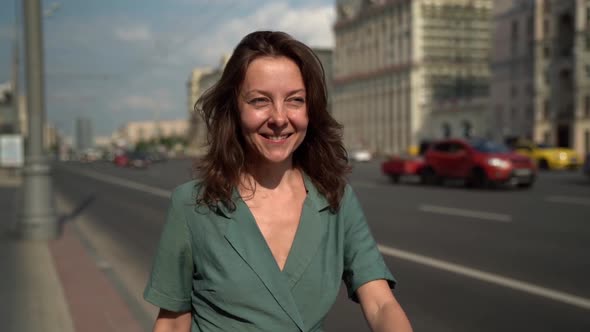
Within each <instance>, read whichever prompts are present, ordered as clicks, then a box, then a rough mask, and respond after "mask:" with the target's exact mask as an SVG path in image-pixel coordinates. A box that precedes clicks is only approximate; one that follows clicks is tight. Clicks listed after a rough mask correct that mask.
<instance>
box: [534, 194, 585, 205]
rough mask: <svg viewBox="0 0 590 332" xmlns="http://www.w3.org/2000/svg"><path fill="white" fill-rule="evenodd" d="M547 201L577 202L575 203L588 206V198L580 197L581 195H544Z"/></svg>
mask: <svg viewBox="0 0 590 332" xmlns="http://www.w3.org/2000/svg"><path fill="white" fill-rule="evenodd" d="M545 200H546V201H547V202H552V203H566V204H577V205H584V206H590V198H582V197H575V196H548V197H545Z"/></svg>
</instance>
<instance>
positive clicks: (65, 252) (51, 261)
mask: <svg viewBox="0 0 590 332" xmlns="http://www.w3.org/2000/svg"><path fill="white" fill-rule="evenodd" d="M20 183H21V181H20V178H19V176H17V175H15V174H8V173H6V172H2V170H0V271H2V273H0V295H1V296H2V298H3V301H1V302H0V322H1V323H0V330H2V331H6V332H37V331H46V332H75V331H82V332H94V331H96V332H98V331H130V332H134V331H137V332H139V331H145V329H142V327H141V325H140V323H139V322H138V320H137V319H136V318H135V317H134V316H133V314H132V312H131V310H130V309H129V307H128V305H127V304H126V303H125V301H124V300H123V297H122V296H121V295H120V294H119V293H118V292H117V291H116V288H115V287H114V285H112V283H111V282H110V280H109V279H108V277H107V276H106V275H105V273H104V272H103V271H101V269H100V267H99V266H98V265H97V263H96V261H95V260H94V258H93V256H92V254H91V253H89V252H88V249H87V248H86V247H85V245H84V243H82V241H81V239H80V238H79V237H78V235H77V234H78V233H77V232H76V225H75V222H76V220H75V219H73V220H67V222H66V223H65V226H64V228H63V233H62V235H61V236H60V238H59V239H57V240H53V241H47V242H45V241H24V240H19V239H17V238H16V236H15V234H14V224H15V221H16V220H17V209H18V206H19V202H18V200H19V196H20V195H19V192H20ZM67 213H68V211H59V214H60V215H67ZM62 219H63V218H62Z"/></svg>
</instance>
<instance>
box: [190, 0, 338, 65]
mask: <svg viewBox="0 0 590 332" xmlns="http://www.w3.org/2000/svg"><path fill="white" fill-rule="evenodd" d="M334 20H335V11H334V6H333V5H331V4H330V5H323V6H308V7H302V8H294V7H291V6H290V5H289V4H288V3H287V2H275V3H271V4H268V5H265V6H263V7H261V8H260V9H258V10H257V11H256V12H254V13H252V14H251V15H247V16H244V17H239V18H234V19H231V20H229V21H227V22H224V24H223V25H222V26H220V28H219V29H218V30H217V31H214V32H211V33H208V34H205V36H203V37H200V38H198V39H196V40H194V41H193V42H192V43H191V45H190V46H189V47H190V53H191V54H192V56H193V57H198V58H199V59H201V60H202V62H204V63H207V64H214V65H216V64H217V62H218V61H219V59H220V57H221V56H222V54H227V53H230V52H231V50H232V49H233V48H234V47H235V45H236V44H237V43H238V42H239V40H240V39H241V38H242V37H244V35H245V34H246V33H249V32H252V31H256V30H281V31H285V32H287V33H289V34H291V35H292V36H294V37H295V38H297V39H299V40H301V41H302V42H304V43H306V44H307V45H309V46H311V47H332V46H333V45H334V37H333V32H332V25H333V24H334Z"/></svg>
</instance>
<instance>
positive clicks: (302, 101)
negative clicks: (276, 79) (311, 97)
mask: <svg viewBox="0 0 590 332" xmlns="http://www.w3.org/2000/svg"><path fill="white" fill-rule="evenodd" d="M288 101H289V103H290V104H292V105H297V106H300V105H303V104H305V98H302V97H296V98H291V99H289V100H288Z"/></svg>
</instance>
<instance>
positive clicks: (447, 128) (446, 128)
mask: <svg viewBox="0 0 590 332" xmlns="http://www.w3.org/2000/svg"><path fill="white" fill-rule="evenodd" d="M442 134H443V137H444V138H449V137H451V135H452V131H451V125H450V124H448V123H447V122H445V123H443V124H442Z"/></svg>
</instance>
